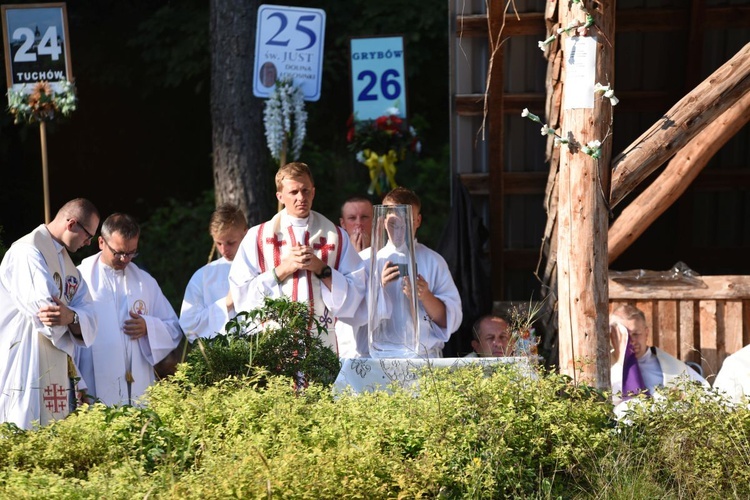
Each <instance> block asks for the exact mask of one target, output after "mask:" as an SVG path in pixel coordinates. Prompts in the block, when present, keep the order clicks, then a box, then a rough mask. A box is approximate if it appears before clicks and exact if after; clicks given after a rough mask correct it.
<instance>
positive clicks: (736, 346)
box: [609, 276, 750, 382]
mask: <svg viewBox="0 0 750 500" xmlns="http://www.w3.org/2000/svg"><path fill="white" fill-rule="evenodd" d="M701 279H702V281H703V283H704V285H705V286H679V287H677V286H664V285H661V286H659V285H635V286H623V284H621V283H619V282H617V281H616V280H614V279H612V278H610V280H609V303H610V311H611V310H612V309H614V308H615V307H617V306H618V305H620V304H623V303H629V304H632V305H634V306H636V307H637V308H639V309H640V310H641V311H643V313H644V314H645V316H646V323H647V325H648V327H649V330H650V338H649V343H650V345H655V346H657V347H660V348H661V349H664V350H665V351H667V352H668V353H670V354H672V355H673V356H675V357H677V358H679V359H681V360H683V361H694V362H696V363H699V364H700V365H701V367H702V368H703V375H704V376H705V377H706V379H707V380H708V381H709V382H713V380H714V378H715V376H716V374H717V373H718V371H719V369H720V368H721V364H722V362H723V361H724V359H725V358H726V357H727V356H728V355H730V354H732V353H734V352H736V351H738V350H740V349H741V348H742V347H743V346H744V345H747V344H750V276H703V277H702V278H701Z"/></svg>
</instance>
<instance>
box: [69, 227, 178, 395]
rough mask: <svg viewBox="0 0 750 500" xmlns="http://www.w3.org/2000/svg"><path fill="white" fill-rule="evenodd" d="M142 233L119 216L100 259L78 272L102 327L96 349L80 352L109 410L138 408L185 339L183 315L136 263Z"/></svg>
mask: <svg viewBox="0 0 750 500" xmlns="http://www.w3.org/2000/svg"><path fill="white" fill-rule="evenodd" d="M139 238H140V227H139V226H138V223H137V222H136V221H135V219H134V218H133V217H131V216H130V215H127V214H122V213H115V214H112V215H110V216H109V217H107V219H106V220H105V221H104V223H103V224H102V234H101V236H99V249H100V250H101V251H100V252H99V253H97V254H95V255H92V256H91V257H88V258H86V259H84V260H83V262H81V265H80V266H78V269H79V270H80V271H81V274H82V275H83V279H84V280H85V281H86V284H87V285H88V287H89V290H90V291H91V296H92V298H93V300H94V309H95V311H96V315H97V319H98V321H99V332H98V335H97V339H96V343H95V344H94V345H93V346H91V347H88V348H82V349H79V350H78V353H77V354H78V360H79V366H80V368H81V373H82V375H83V379H84V381H85V382H86V385H87V390H88V395H90V396H91V397H93V398H95V399H98V400H100V401H101V402H103V403H104V404H106V405H124V404H131V405H133V404H138V398H139V397H140V396H141V395H142V394H143V393H144V392H145V391H146V389H147V388H148V386H150V385H151V384H152V383H154V381H155V380H156V374H155V373H154V365H155V364H156V363H158V362H159V361H161V360H162V359H164V358H165V357H166V356H167V355H168V354H169V353H170V352H172V350H173V349H174V348H175V347H177V344H179V342H180V340H181V339H182V330H181V329H180V325H179V321H178V319H177V314H175V312H174V309H173V308H172V306H171V305H170V303H169V301H168V300H167V298H166V297H165V296H164V294H163V293H162V291H161V288H160V287H159V285H158V284H157V283H156V280H155V279H154V278H153V277H152V276H151V275H150V274H148V273H147V272H146V271H143V270H142V269H140V268H139V267H138V266H137V265H136V264H134V263H133V259H134V258H135V257H136V256H137V255H138V240H139Z"/></svg>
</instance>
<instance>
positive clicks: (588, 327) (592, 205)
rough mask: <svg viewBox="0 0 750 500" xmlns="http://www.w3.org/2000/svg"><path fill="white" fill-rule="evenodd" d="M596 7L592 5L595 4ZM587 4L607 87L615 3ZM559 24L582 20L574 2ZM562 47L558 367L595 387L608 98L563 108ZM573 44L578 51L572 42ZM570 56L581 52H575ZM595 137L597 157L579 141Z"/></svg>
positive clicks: (603, 271)
mask: <svg viewBox="0 0 750 500" xmlns="http://www.w3.org/2000/svg"><path fill="white" fill-rule="evenodd" d="M594 5H596V10H594ZM594 5H591V6H588V5H587V8H589V9H591V10H589V14H591V15H592V16H593V17H594V21H595V25H596V26H597V27H598V30H597V29H592V30H591V32H590V33H589V35H590V36H595V37H596V44H595V46H596V48H595V55H596V61H595V67H596V69H595V75H592V77H593V78H595V82H591V86H592V87H593V83H596V82H599V83H602V84H604V85H606V84H609V85H611V86H614V47H613V46H612V45H611V43H613V42H614V39H615V31H614V27H615V2H614V1H603V2H599V3H597V4H594ZM559 8H560V16H559V19H560V25H561V26H563V27H567V26H569V25H570V23H571V21H573V20H579V21H584V20H585V19H586V16H585V12H582V11H581V8H580V7H579V4H575V3H572V2H571V3H568V2H560V3H559ZM561 37H562V39H561V40H560V43H561V44H562V46H563V54H564V61H565V62H564V69H563V82H564V83H563V111H562V117H561V124H562V134H561V135H562V136H563V137H565V138H569V139H572V140H574V141H575V142H576V143H577V146H576V145H574V144H571V145H570V146H568V147H565V146H563V149H561V151H560V174H559V184H560V185H559V200H558V294H559V302H558V306H559V312H558V314H559V339H558V343H559V355H560V363H559V368H560V372H561V373H564V374H566V375H569V376H571V377H573V379H574V381H576V382H586V383H589V384H592V385H595V386H596V387H598V388H600V389H607V388H609V364H610V361H609V349H610V347H609V328H608V325H609V321H608V319H609V318H608V282H607V276H608V272H607V226H608V213H609V212H608V208H607V207H608V196H606V194H605V193H609V169H608V165H609V162H610V155H611V144H612V141H611V137H610V138H608V139H607V140H605V137H606V136H607V134H608V133H609V132H610V125H611V121H612V120H611V117H612V107H611V104H610V102H609V100H608V99H601V98H600V97H596V98H595V99H594V107H593V108H585V107H570V108H569V107H566V105H565V102H566V96H567V94H568V93H569V92H576V91H577V89H576V86H575V85H573V84H566V83H567V79H568V78H569V76H570V75H569V74H572V71H573V68H571V67H570V66H569V62H568V61H569V60H570V59H571V58H572V57H573V54H571V53H568V52H569V49H568V47H566V40H565V37H566V35H561ZM577 50H581V49H580V48H578V49H577ZM575 57H579V58H580V57H581V56H580V52H579V54H578V55H577V56H575ZM593 140H599V141H601V142H602V147H601V156H600V158H599V159H598V160H596V159H594V158H592V157H591V156H589V155H587V154H584V153H583V152H582V151H581V150H580V146H584V145H586V144H587V143H588V142H589V141H593Z"/></svg>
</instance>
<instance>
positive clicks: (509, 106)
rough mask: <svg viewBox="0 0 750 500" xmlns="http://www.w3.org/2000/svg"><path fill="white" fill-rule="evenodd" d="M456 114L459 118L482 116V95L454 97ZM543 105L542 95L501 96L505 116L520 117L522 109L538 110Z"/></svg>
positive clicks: (459, 95)
mask: <svg viewBox="0 0 750 500" xmlns="http://www.w3.org/2000/svg"><path fill="white" fill-rule="evenodd" d="M455 103H456V113H458V115H459V116H482V114H484V94H458V95H456V97H455ZM543 105H544V94H542V93H519V94H504V95H503V112H504V113H505V114H506V115H520V114H521V111H523V108H529V109H539V108H541V107H542V106H543Z"/></svg>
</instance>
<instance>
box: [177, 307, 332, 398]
mask: <svg viewBox="0 0 750 500" xmlns="http://www.w3.org/2000/svg"><path fill="white" fill-rule="evenodd" d="M226 329H227V334H226V335H218V336H216V337H214V338H211V339H200V338H199V339H198V340H196V342H195V344H196V345H195V346H194V347H193V349H192V350H191V351H190V354H188V360H187V361H188V365H189V368H188V374H189V376H190V379H191V381H192V382H194V383H196V384H214V383H216V382H218V381H220V380H224V379H226V378H227V377H229V376H235V377H239V376H243V375H244V376H249V375H252V374H254V373H255V374H257V373H258V372H257V371H258V369H260V370H262V371H263V372H268V373H272V374H275V375H285V376H287V377H290V378H293V379H296V380H298V379H300V377H302V376H304V379H305V381H306V382H308V383H309V382H316V383H320V384H323V385H330V384H332V383H333V381H334V380H335V379H336V375H337V374H338V372H339V370H340V369H341V364H340V363H339V360H338V357H337V356H336V354H335V353H334V352H333V351H332V350H331V349H330V348H328V347H327V346H325V345H324V344H323V339H322V338H321V335H323V334H324V333H325V329H324V328H323V327H322V326H321V325H320V322H319V321H318V320H317V318H315V317H314V316H311V315H310V311H309V308H308V305H307V304H305V303H301V302H294V301H292V300H290V299H288V298H286V297H283V298H278V299H272V298H266V299H265V302H264V306H263V307H259V308H256V309H254V310H252V311H249V312H240V313H239V314H237V316H236V317H235V318H234V319H232V320H231V321H230V322H229V323H227V328H226Z"/></svg>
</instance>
